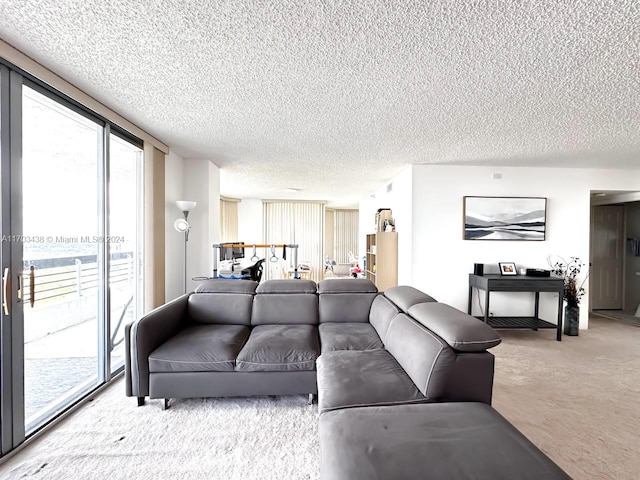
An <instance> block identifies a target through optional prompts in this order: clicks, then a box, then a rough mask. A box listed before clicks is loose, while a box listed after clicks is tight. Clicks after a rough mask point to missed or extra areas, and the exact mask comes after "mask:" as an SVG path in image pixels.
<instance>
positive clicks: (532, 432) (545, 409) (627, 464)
mask: <svg viewBox="0 0 640 480" xmlns="http://www.w3.org/2000/svg"><path fill="white" fill-rule="evenodd" d="M590 326H591V328H590V329H589V330H588V331H581V332H580V336H579V337H564V338H563V341H562V342H556V341H555V332H554V331H551V330H543V331H539V332H531V331H501V334H502V336H503V338H504V341H503V343H502V344H501V345H499V346H498V347H496V348H495V349H493V352H494V353H495V354H496V358H497V361H496V378H495V388H494V406H495V407H496V408H497V409H498V410H499V411H500V412H501V413H502V414H503V415H504V416H505V417H506V418H507V419H509V420H510V421H511V422H512V423H513V424H514V425H515V426H516V427H517V428H519V429H520V430H521V431H522V432H523V433H524V434H525V435H527V436H528V437H529V438H530V439H531V440H532V441H533V443H535V444H536V445H537V446H538V447H540V448H541V449H542V450H543V451H545V452H546V453H547V454H548V455H549V456H550V457H551V458H552V459H554V460H555V461H556V462H557V463H558V464H559V465H560V466H561V467H562V468H563V469H565V470H566V471H567V473H569V474H570V475H571V476H572V477H573V478H574V479H576V480H583V479H584V480H604V479H607V480H614V479H615V480H632V479H637V478H640V454H638V452H640V435H639V434H638V431H640V416H639V415H638V409H639V408H640V328H637V327H634V326H631V325H628V324H624V323H621V322H616V321H613V320H607V319H603V318H598V317H593V318H592V320H591V322H590ZM318 475H319V473H318V441H317V408H316V407H308V406H307V405H306V398H305V397H263V398H242V399H206V400H200V399H194V400H182V401H178V402H176V403H175V404H174V405H173V406H172V407H171V408H170V409H169V410H167V411H166V412H163V411H161V410H160V405H159V402H157V401H153V402H149V403H148V404H147V405H146V406H145V407H142V408H138V407H136V406H135V400H134V399H131V398H126V397H124V384H123V382H122V381H121V380H120V381H118V382H116V383H115V384H114V385H113V386H112V387H110V388H109V389H107V390H106V391H105V392H103V393H102V394H100V395H98V396H97V397H96V398H95V399H94V400H93V401H92V402H90V403H89V404H88V405H87V406H85V407H83V408H82V409H81V410H80V411H78V412H76V413H74V414H73V415H72V416H71V417H70V418H68V419H67V420H65V421H64V422H62V423H61V424H59V425H58V426H56V427H55V428H54V429H53V430H52V431H51V432H49V433H47V434H46V435H44V436H43V437H42V438H41V439H39V440H37V441H36V442H34V443H33V444H32V445H30V446H28V447H27V448H25V449H23V450H22V451H20V452H18V453H17V454H16V455H14V456H12V457H11V458H9V459H8V460H6V461H5V462H3V463H2V464H0V478H2V479H18V478H36V479H47V480H49V479H54V480H59V479H67V478H68V479H85V478H87V479H89V478H90V479H105V480H118V479H131V478H135V479H180V480H181V479H225V480H227V479H229V480H233V479H243V480H249V479H287V480H289V479H290V480H298V479H310V480H315V479H317V478H318ZM514 480H516V479H514Z"/></svg>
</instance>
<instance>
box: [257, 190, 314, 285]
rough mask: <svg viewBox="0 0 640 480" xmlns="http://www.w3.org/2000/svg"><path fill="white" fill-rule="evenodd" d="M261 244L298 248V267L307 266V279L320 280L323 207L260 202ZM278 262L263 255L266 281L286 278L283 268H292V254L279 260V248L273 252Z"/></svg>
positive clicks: (297, 203)
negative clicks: (262, 239) (262, 220)
mask: <svg viewBox="0 0 640 480" xmlns="http://www.w3.org/2000/svg"><path fill="white" fill-rule="evenodd" d="M263 208H264V242H265V243H268V244H280V243H283V244H291V243H294V244H298V263H301V262H308V263H309V264H310V265H311V268H312V275H311V279H312V280H314V281H316V282H318V281H319V280H320V279H321V278H322V277H321V275H322V272H323V270H322V268H321V267H322V265H323V264H324V261H323V244H324V221H325V216H324V210H325V208H324V204H323V203H320V202H284V201H283V202H273V201H269V202H264V207H263ZM276 255H277V257H278V259H279V260H278V262H271V261H270V258H269V257H270V256H271V253H270V252H267V254H266V256H265V257H266V262H265V265H267V268H266V272H265V275H266V278H267V279H271V278H287V268H289V267H293V252H291V251H289V250H287V259H286V261H284V260H282V248H278V249H277V250H276Z"/></svg>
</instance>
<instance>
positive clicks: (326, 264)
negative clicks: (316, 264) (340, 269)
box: [324, 255, 337, 273]
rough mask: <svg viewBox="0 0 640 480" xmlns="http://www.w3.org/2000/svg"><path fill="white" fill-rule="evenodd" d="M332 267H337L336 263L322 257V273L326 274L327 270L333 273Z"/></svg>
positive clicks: (327, 257)
mask: <svg viewBox="0 0 640 480" xmlns="http://www.w3.org/2000/svg"><path fill="white" fill-rule="evenodd" d="M334 265H337V262H336V261H335V260H333V259H331V258H329V256H328V255H327V256H325V257H324V272H325V273H327V270H331V271H332V272H333V267H334Z"/></svg>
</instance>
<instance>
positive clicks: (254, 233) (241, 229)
mask: <svg viewBox="0 0 640 480" xmlns="http://www.w3.org/2000/svg"><path fill="white" fill-rule="evenodd" d="M262 211H263V209H262V200H258V199H255V198H248V199H244V200H242V201H241V202H240V203H238V238H237V240H238V241H240V242H244V243H263V242H264V240H263V238H262V237H263V232H262ZM247 253H249V251H247ZM249 255H250V256H251V255H253V252H251V253H249ZM258 256H259V257H263V256H264V254H263V253H260V252H258Z"/></svg>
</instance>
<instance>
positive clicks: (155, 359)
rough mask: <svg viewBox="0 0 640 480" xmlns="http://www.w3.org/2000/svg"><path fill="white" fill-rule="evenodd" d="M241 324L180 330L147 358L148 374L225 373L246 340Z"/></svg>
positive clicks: (245, 329)
mask: <svg viewBox="0 0 640 480" xmlns="http://www.w3.org/2000/svg"><path fill="white" fill-rule="evenodd" d="M249 331H250V330H249V327H246V326H244V325H194V326H191V327H187V328H185V329H184V330H182V331H180V333H178V334H177V335H175V336H174V337H171V338H170V339H169V340H167V341H166V342H165V343H163V344H162V345H160V346H159V347H158V348H156V349H155V350H154V351H153V352H151V354H150V355H149V371H150V372H151V373H158V372H228V371H233V370H234V368H235V360H236V357H237V355H238V352H240V349H241V348H242V346H243V345H244V343H245V341H246V340H247V338H248V337H249Z"/></svg>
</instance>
